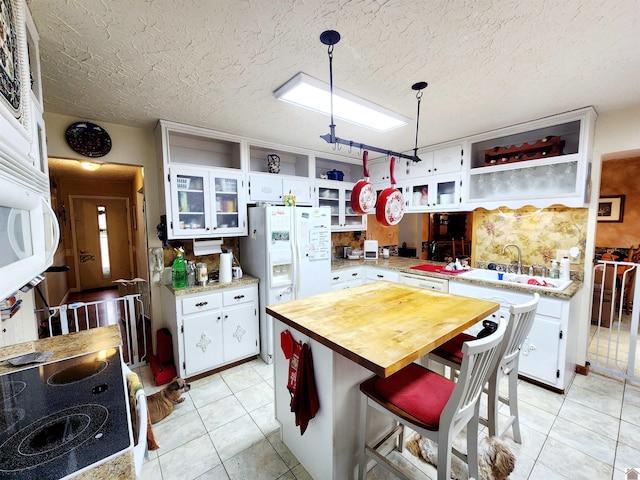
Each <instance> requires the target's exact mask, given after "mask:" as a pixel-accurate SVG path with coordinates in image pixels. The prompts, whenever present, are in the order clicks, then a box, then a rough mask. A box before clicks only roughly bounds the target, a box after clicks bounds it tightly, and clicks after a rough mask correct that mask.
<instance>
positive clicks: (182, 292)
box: [165, 273, 260, 297]
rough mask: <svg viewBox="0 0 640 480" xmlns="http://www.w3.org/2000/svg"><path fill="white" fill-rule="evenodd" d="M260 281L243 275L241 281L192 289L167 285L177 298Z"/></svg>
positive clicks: (211, 284)
mask: <svg viewBox="0 0 640 480" xmlns="http://www.w3.org/2000/svg"><path fill="white" fill-rule="evenodd" d="M259 281H260V280H259V279H257V278H256V277H252V276H251V275H247V274H246V273H245V274H244V275H242V278H240V279H239V280H232V281H231V282H230V283H219V282H218V281H217V280H216V281H214V282H209V283H207V284H206V285H205V286H203V287H201V286H196V287H191V288H178V289H175V288H173V286H171V285H165V287H167V289H168V290H169V291H171V292H172V293H173V294H174V295H175V296H176V297H179V296H181V295H191V294H192V293H203V292H215V291H216V290H223V289H225V288H235V287H245V286H247V285H253V284H254V283H258V282H259Z"/></svg>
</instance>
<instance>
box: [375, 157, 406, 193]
mask: <svg viewBox="0 0 640 480" xmlns="http://www.w3.org/2000/svg"><path fill="white" fill-rule="evenodd" d="M410 164H411V160H407V159H406V158H396V159H395V164H394V167H393V178H394V179H395V181H396V184H401V183H403V182H404V181H405V180H406V179H407V175H408V173H409V168H410V167H409V165H410ZM369 181H370V182H371V183H372V184H374V185H375V186H376V187H382V188H384V187H389V186H391V168H390V160H389V159H387V158H377V159H375V160H373V161H370V162H369Z"/></svg>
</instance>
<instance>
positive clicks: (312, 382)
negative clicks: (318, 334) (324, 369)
mask: <svg viewBox="0 0 640 480" xmlns="http://www.w3.org/2000/svg"><path fill="white" fill-rule="evenodd" d="M294 357H295V348H294V356H293V357H292V358H291V360H293V358H294ZM319 408H320V402H319V401H318V391H317V390H316V378H315V375H314V373H313V358H312V357H311V349H310V348H309V345H308V344H306V343H305V344H303V345H302V351H301V352H300V360H299V363H298V376H297V381H296V384H295V388H294V391H293V397H292V398H291V411H292V412H294V413H295V414H296V425H299V426H300V435H304V432H305V430H306V429H307V426H308V425H309V421H310V420H311V419H312V418H313V417H315V416H316V413H318V410H319Z"/></svg>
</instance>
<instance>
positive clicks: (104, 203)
mask: <svg viewBox="0 0 640 480" xmlns="http://www.w3.org/2000/svg"><path fill="white" fill-rule="evenodd" d="M73 212H74V225H73V226H74V236H75V245H74V247H75V248H74V250H75V252H74V253H75V259H76V265H77V272H78V279H79V285H78V288H79V289H80V290H88V289H93V288H105V287H112V286H113V285H114V284H113V281H114V280H118V279H120V278H126V279H128V278H132V277H133V265H132V252H131V229H130V224H129V201H128V199H126V198H88V197H84V198H74V199H73Z"/></svg>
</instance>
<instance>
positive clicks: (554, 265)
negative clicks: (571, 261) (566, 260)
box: [549, 260, 560, 278]
mask: <svg viewBox="0 0 640 480" xmlns="http://www.w3.org/2000/svg"><path fill="white" fill-rule="evenodd" d="M549 278H560V269H559V268H558V262H556V261H555V260H554V261H553V262H551V269H550V270H549Z"/></svg>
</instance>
